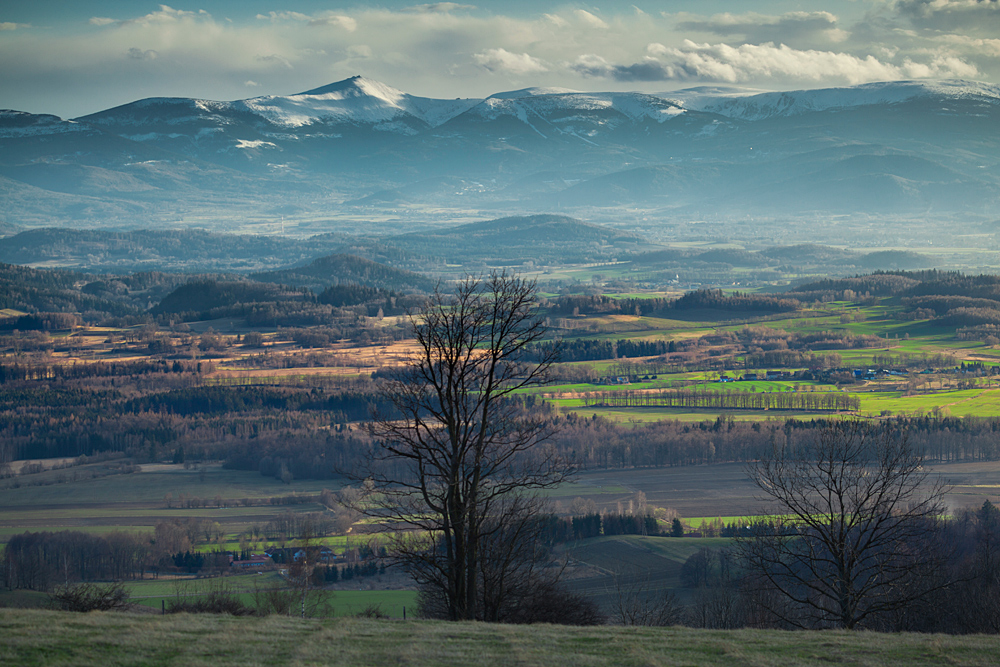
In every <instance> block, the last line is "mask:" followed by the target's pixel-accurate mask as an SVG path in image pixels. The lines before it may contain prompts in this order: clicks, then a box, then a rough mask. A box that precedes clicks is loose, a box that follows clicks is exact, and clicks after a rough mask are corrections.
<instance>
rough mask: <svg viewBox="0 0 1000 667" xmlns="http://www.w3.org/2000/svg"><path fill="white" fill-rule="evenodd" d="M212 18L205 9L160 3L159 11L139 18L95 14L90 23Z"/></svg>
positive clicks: (144, 23) (162, 22)
mask: <svg viewBox="0 0 1000 667" xmlns="http://www.w3.org/2000/svg"><path fill="white" fill-rule="evenodd" d="M211 18H212V15H211V14H209V13H208V12H206V11H205V10H204V9H199V10H198V11H197V12H189V11H185V10H183V9H174V8H173V7H170V6H169V5H160V9H159V11H155V12H150V13H149V14H146V15H145V16H140V17H138V18H134V19H124V20H117V19H109V18H104V17H99V16H95V17H93V18H91V19H90V24H91V25H96V26H107V25H115V26H129V25H140V26H151V25H173V24H177V23H181V22H190V21H193V20H195V19H201V20H208V21H210V20H211Z"/></svg>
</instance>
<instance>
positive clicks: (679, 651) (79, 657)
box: [0, 609, 1000, 667]
mask: <svg viewBox="0 0 1000 667" xmlns="http://www.w3.org/2000/svg"><path fill="white" fill-rule="evenodd" d="M998 651H1000V637H995V636H988V637H987V636H978V635H977V636H962V637H953V636H944V635H912V634H900V635H881V634H867V633H850V632H776V631H753V630H739V631H722V630H691V629H685V628H621V627H607V626H605V627H597V628H572V627H560V626H544V625H543V626H504V625H490V624H485V623H464V624H453V623H441V622H428V621H409V622H400V621H372V620H361V619H338V620H331V621H315V620H301V619H294V618H287V617H269V618H264V619H255V618H233V617H228V616H191V615H178V616H166V617H164V616H156V615H149V616H134V615H128V614H109V613H97V612H95V613H91V614H70V613H63V612H52V611H24V610H10V609H0V664H2V665H24V666H28V665H46V666H47V667H48V666H59V665H73V666H74V667H86V666H87V665H100V667H112V666H114V665H184V666H185V667H189V666H190V667H199V666H202V665H204V666H206V667H208V666H210V667H225V666H227V665H233V666H235V667H253V666H255V665H267V666H268V667H276V666H279V665H338V666H345V667H349V666H353V665H372V666H379V667H382V666H384V665H462V666H467V665H469V666H474V665H524V666H531V665H544V666H545V667H550V666H551V665H582V666H591V665H593V666H597V665H616V666H618V665H622V666H628V665H644V666H659V665H663V666H667V665H699V666H700V665H752V666H762V667H763V666H771V665H774V666H775V667H777V666H780V667H795V666H797V665H816V664H825V663H830V662H835V663H839V664H844V665H862V666H866V665H872V666H874V665H878V666H880V667H883V666H893V665H901V666H902V665H905V666H906V667H916V666H918V665H942V664H956V665H968V666H970V667H974V666H977V665H994V664H996V655H997V652H998Z"/></svg>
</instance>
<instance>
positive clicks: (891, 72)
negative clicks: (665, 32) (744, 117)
mask: <svg viewBox="0 0 1000 667" xmlns="http://www.w3.org/2000/svg"><path fill="white" fill-rule="evenodd" d="M648 51H649V53H650V55H648V56H647V57H646V58H644V59H643V60H642V61H640V62H636V63H634V64H630V65H615V64H612V63H608V62H607V61H606V60H605V59H603V58H601V57H599V56H596V55H587V56H581V57H580V58H578V59H577V60H576V62H574V63H573V64H572V65H571V68H572V69H573V70H574V71H576V72H577V73H579V74H582V75H584V76H588V77H601V78H607V79H613V80H615V81H713V82H725V83H745V82H748V81H755V82H760V81H768V80H770V81H772V82H778V83H784V82H788V81H792V82H816V83H818V82H838V83H846V84H849V85H856V84H859V83H867V82H870V81H889V80H898V79H905V78H928V77H954V76H959V77H973V76H976V75H977V74H978V70H977V69H976V67H975V66H974V65H972V64H970V63H967V62H965V61H963V60H961V59H959V58H955V57H946V56H936V57H933V58H932V59H931V60H930V62H918V61H914V60H911V59H906V60H904V62H903V63H902V64H901V65H895V64H892V63H887V62H883V61H880V60H879V59H877V58H875V57H874V56H871V55H868V56H865V57H859V56H854V55H851V54H848V53H835V52H832V51H816V50H808V51H802V50H798V49H793V48H791V47H789V46H786V45H784V44H779V45H777V46H775V45H774V44H770V43H769V44H759V45H758V44H742V45H740V46H736V47H734V46H730V45H728V44H698V43H695V42H692V41H690V40H684V41H683V42H682V44H681V45H680V47H668V46H664V45H662V44H651V45H650V46H649V48H648Z"/></svg>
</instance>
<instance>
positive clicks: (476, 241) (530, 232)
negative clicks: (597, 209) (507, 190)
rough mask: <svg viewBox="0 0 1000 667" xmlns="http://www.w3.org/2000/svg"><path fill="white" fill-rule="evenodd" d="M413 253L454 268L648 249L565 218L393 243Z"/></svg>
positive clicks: (620, 233) (639, 240)
mask: <svg viewBox="0 0 1000 667" xmlns="http://www.w3.org/2000/svg"><path fill="white" fill-rule="evenodd" d="M387 242H388V243H391V244H393V245H397V246H399V247H403V248H407V249H408V250H410V251H411V252H416V253H421V254H426V255H430V256H437V257H443V258H445V259H446V260H447V261H448V262H450V263H465V261H467V260H469V259H478V260H480V261H483V262H492V263H515V262H518V263H519V262H526V261H534V262H537V261H551V260H557V261H561V262H581V261H595V260H602V259H603V260H606V259H610V258H612V257H618V256H619V255H623V254H631V253H633V252H636V251H638V250H640V249H646V248H648V247H649V246H650V245H651V243H650V242H649V241H648V240H646V239H644V238H643V237H641V236H639V235H638V234H634V233H632V232H629V231H624V230H619V229H613V228H611V227H605V226H603V225H596V224H593V223H589V222H583V221H581V220H577V219H575V218H571V217H567V216H564V215H526V216H516V217H508V218H499V219H496V220H484V221H481V222H473V223H469V224H465V225H459V226H457V227H446V228H443V229H440V230H434V231H425V232H414V233H411V234H403V235H400V236H394V237H390V238H389V239H387Z"/></svg>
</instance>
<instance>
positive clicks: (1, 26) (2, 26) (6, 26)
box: [0, 21, 31, 30]
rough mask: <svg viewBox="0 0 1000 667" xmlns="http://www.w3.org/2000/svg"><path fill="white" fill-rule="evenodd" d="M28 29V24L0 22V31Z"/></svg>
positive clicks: (29, 25)
mask: <svg viewBox="0 0 1000 667" xmlns="http://www.w3.org/2000/svg"><path fill="white" fill-rule="evenodd" d="M30 27H31V24H30V23H11V22H10V21H0V30H23V29H25V28H30Z"/></svg>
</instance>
